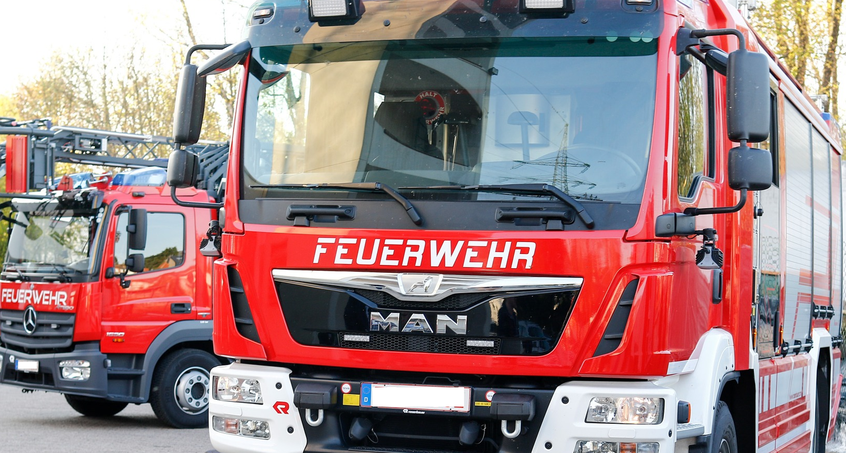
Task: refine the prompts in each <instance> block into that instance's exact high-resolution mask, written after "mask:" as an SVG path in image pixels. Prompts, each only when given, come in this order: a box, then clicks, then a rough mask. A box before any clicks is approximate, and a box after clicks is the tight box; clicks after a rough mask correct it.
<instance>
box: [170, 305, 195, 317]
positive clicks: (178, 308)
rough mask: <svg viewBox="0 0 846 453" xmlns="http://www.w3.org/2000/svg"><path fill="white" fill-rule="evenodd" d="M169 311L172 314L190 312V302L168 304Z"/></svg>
mask: <svg viewBox="0 0 846 453" xmlns="http://www.w3.org/2000/svg"><path fill="white" fill-rule="evenodd" d="M170 312H171V313H172V314H174V315H183V314H186V313H191V304H189V303H174V304H170Z"/></svg>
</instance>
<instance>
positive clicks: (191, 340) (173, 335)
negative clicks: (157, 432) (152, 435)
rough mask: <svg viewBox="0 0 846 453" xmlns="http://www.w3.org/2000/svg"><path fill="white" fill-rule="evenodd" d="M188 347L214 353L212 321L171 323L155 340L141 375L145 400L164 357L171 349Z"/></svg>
mask: <svg viewBox="0 0 846 453" xmlns="http://www.w3.org/2000/svg"><path fill="white" fill-rule="evenodd" d="M187 348H194V349H199V350H202V351H205V352H208V353H209V354H211V355H214V348H213V346H212V324H211V322H210V321H179V322H175V323H173V324H171V325H169V326H168V327H167V328H166V329H165V330H163V331H162V332H161V333H160V334H159V335H158V336H157V337H156V339H155V340H153V342H152V343H151V344H150V347H149V348H148V349H147V354H145V356H144V370H145V372H144V374H143V375H142V376H141V383H140V384H141V385H140V388H141V389H142V394H141V397H142V398H143V399H144V401H149V400H150V391H151V389H152V385H153V376H154V374H155V372H156V367H157V366H158V365H159V362H161V359H162V357H165V355H167V354H168V353H170V352H171V351H174V350H178V349H187ZM215 357H217V356H215ZM218 360H219V359H218ZM222 363H223V362H221V364H222Z"/></svg>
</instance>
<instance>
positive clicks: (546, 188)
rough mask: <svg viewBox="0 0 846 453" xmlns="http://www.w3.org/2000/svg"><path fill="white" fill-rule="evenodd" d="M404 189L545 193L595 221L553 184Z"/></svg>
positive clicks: (591, 224) (590, 222) (589, 223)
mask: <svg viewBox="0 0 846 453" xmlns="http://www.w3.org/2000/svg"><path fill="white" fill-rule="evenodd" d="M403 189H420V190H426V189H435V190H439V189H441V190H442V189H451V190H470V191H475V192H503V193H514V194H531V195H538V194H545V195H552V196H553V197H555V198H557V199H559V200H561V201H562V202H564V204H566V205H568V206H570V207H571V208H573V209H575V210H576V214H578V215H579V218H581V219H582V222H584V224H585V225H586V226H587V227H588V228H593V227H594V225H595V223H594V221H593V217H591V216H590V214H588V212H587V211H586V210H585V207H584V205H582V204H581V203H579V201H578V200H576V199H575V198H573V197H571V196H570V195H568V194H567V193H566V192H564V191H563V190H561V189H559V188H558V187H555V186H553V185H552V184H481V185H474V186H430V187H425V186H424V187H403Z"/></svg>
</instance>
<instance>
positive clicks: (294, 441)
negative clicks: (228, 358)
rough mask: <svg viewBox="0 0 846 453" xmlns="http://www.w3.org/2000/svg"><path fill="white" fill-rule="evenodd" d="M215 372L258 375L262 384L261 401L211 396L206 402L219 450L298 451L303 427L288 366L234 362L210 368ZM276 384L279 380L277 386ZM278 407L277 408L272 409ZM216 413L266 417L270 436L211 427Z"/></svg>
mask: <svg viewBox="0 0 846 453" xmlns="http://www.w3.org/2000/svg"><path fill="white" fill-rule="evenodd" d="M211 374H212V377H214V376H231V377H241V378H249V379H257V380H258V381H259V384H260V385H261V392H262V400H263V401H264V403H263V404H246V403H230V402H223V401H217V400H215V399H212V400H211V402H210V403H209V426H210V428H209V437H210V438H211V443H212V446H214V448H215V449H216V450H217V451H219V452H220V453H237V452H246V451H249V452H268V453H270V452H274V453H289V452H290V453H294V452H296V453H301V452H302V451H303V450H304V449H305V446H306V437H305V431H304V430H303V424H302V420H300V415H299V412H298V411H297V410H296V409H295V408H294V389H293V387H292V386H291V379H290V377H289V376H290V374H291V371H290V370H289V369H287V368H277V367H268V366H256V365H245V364H241V363H233V364H231V365H226V366H219V367H216V368H214V369H212V372H211ZM277 384H281V385H280V388H277ZM274 406H276V407H277V409H278V411H277V410H276V409H274ZM215 415H217V416H223V417H239V418H247V419H254V420H265V421H267V422H268V423H269V424H270V438H269V439H254V438H249V437H244V436H238V435H234V434H228V433H221V432H217V431H215V430H214V429H213V428H211V420H212V417H214V416H215Z"/></svg>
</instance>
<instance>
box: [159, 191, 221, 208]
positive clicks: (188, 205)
mask: <svg viewBox="0 0 846 453" xmlns="http://www.w3.org/2000/svg"><path fill="white" fill-rule="evenodd" d="M170 198H171V199H172V200H173V202H174V203H176V204H178V205H179V206H185V207H186V208H207V209H220V208H222V207H223V202H220V203H199V202H195V201H182V200H180V199H179V198H177V197H176V187H173V186H170Z"/></svg>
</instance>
